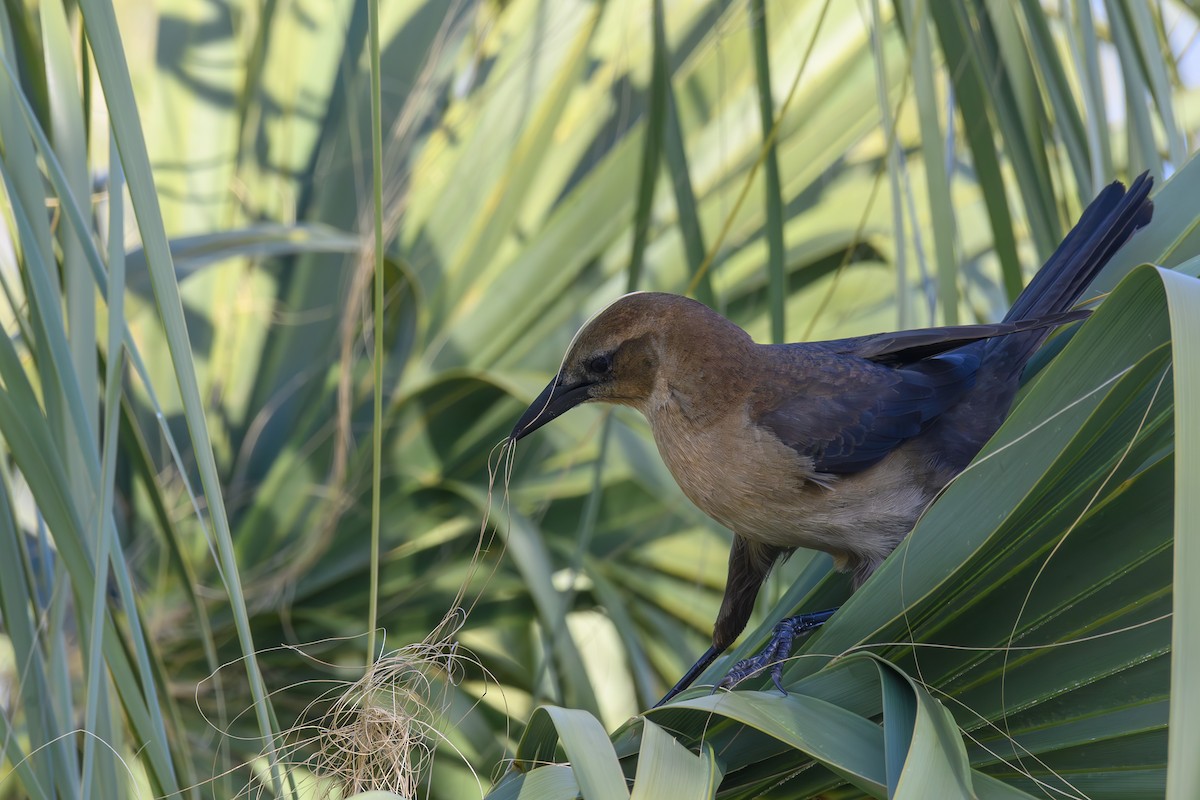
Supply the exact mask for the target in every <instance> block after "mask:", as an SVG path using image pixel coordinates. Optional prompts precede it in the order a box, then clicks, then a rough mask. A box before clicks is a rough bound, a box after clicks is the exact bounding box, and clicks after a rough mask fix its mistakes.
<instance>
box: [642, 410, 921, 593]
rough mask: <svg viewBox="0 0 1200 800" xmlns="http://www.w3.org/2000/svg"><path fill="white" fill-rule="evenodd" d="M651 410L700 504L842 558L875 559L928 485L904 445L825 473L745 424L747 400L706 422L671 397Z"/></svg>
mask: <svg viewBox="0 0 1200 800" xmlns="http://www.w3.org/2000/svg"><path fill="white" fill-rule="evenodd" d="M648 416H649V417H650V423H651V427H652V429H653V431H654V439H655V442H656V443H657V445H658V450H659V453H661V454H662V458H663V461H664V462H665V463H666V465H667V467H668V468H669V469H670V470H671V474H672V475H674V477H675V480H676V481H677V482H678V483H679V486H680V488H682V489H683V492H684V494H686V495H687V496H688V498H689V499H691V501H692V502H693V503H695V504H696V505H697V506H698V507H699V508H700V509H701V510H702V511H704V512H705V513H706V514H708V515H709V516H710V517H712V518H713V519H715V520H717V521H718V522H720V523H721V524H722V525H725V526H726V527H728V528H730V529H731V530H733V531H734V532H735V533H737V534H738V535H740V536H744V537H746V538H748V539H751V540H754V541H759V542H762V543H764V544H769V545H772V546H775V547H783V548H794V547H808V548H813V549H818V550H824V551H826V552H829V553H832V554H834V556H835V557H837V558H838V560H839V566H846V567H850V568H854V569H856V570H857V569H858V568H859V567H860V565H864V564H866V563H867V562H869V563H870V565H871V566H870V569H873V568H874V566H877V565H878V563H879V562H881V561H882V560H883V558H885V557H886V556H887V554H888V553H890V552H891V551H892V549H894V548H895V546H896V545H897V544H898V543H899V542H900V540H901V539H903V538H904V536H905V534H907V533H908V531H909V529H911V527H912V524H913V522H914V521H915V520H916V518H917V516H918V515H919V514H920V513H921V511H922V509H923V508H924V507H925V505H926V504H927V502H928V501H929V499H930V497H931V494H932V493H931V491H930V490H928V489H927V488H926V487H923V486H920V485H918V484H919V482H914V481H913V480H911V479H910V477H909V476H910V475H911V472H912V471H911V470H910V469H906V455H905V453H904V452H902V451H898V452H896V453H893V454H892V455H891V456H889V457H888V458H886V459H884V460H883V461H881V462H880V463H878V464H876V465H874V466H873V467H871V468H870V469H868V470H865V471H863V472H861V473H856V474H854V475H847V476H831V475H825V474H817V473H815V472H814V471H813V470H812V465H811V462H809V463H806V459H804V458H803V457H802V456H801V455H800V454H799V453H797V452H796V451H795V450H793V449H792V448H790V447H788V446H786V445H784V444H783V443H782V442H780V441H779V440H778V439H777V438H776V437H775V436H774V435H773V434H772V433H771V432H769V431H767V430H765V429H763V428H760V427H758V426H757V425H754V424H752V423H751V422H750V419H749V416H748V414H747V413H746V411H745V409H741V410H740V411H739V413H733V414H728V415H726V416H725V417H724V418H723V419H720V420H709V421H708V422H709V424H707V425H705V426H703V427H698V426H695V425H694V424H692V423H691V421H690V420H689V419H688V418H687V417H686V416H685V415H684V414H683V413H681V411H680V409H679V408H678V406H675V405H673V404H666V405H664V406H662V407H660V408H659V409H658V410H657V413H654V414H652V415H648Z"/></svg>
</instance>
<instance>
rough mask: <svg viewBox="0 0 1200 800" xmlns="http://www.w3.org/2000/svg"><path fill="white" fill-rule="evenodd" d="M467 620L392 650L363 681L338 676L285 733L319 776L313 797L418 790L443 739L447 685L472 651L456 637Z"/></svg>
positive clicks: (325, 799)
mask: <svg viewBox="0 0 1200 800" xmlns="http://www.w3.org/2000/svg"><path fill="white" fill-rule="evenodd" d="M461 621H462V618H461V616H457V618H454V619H453V622H452V623H451V624H445V623H444V624H443V625H442V626H439V630H438V631H435V632H434V633H433V634H431V635H430V636H429V637H428V638H426V640H425V641H423V642H418V643H415V644H410V645H407V646H405V647H402V648H400V649H398V650H394V651H392V652H390V653H385V654H384V655H382V656H381V657H380V658H379V659H377V660H376V661H375V663H374V664H372V665H371V666H370V667H368V668H367V670H366V672H365V673H364V674H363V675H362V677H360V678H358V679H357V680H355V681H351V682H338V683H337V684H336V685H335V686H334V687H332V688H331V689H330V690H329V691H327V692H326V693H325V694H324V695H323V696H322V697H321V698H319V699H318V700H316V701H314V703H313V704H312V705H310V706H309V713H307V714H304V715H302V719H301V721H300V722H298V723H297V724H296V726H294V727H293V728H291V729H290V730H289V731H288V732H287V733H286V734H285V736H284V738H285V741H286V746H285V748H284V751H285V752H286V753H290V754H291V757H292V759H293V760H292V763H293V764H295V765H296V766H298V767H301V768H302V770H303V771H305V772H307V773H309V774H310V775H311V776H312V778H315V779H316V780H315V785H314V786H312V787H311V788H312V789H313V790H314V793H313V795H312V796H314V797H317V798H321V800H333V799H334V798H341V797H348V796H352V795H354V794H356V793H359V792H365V791H370V790H382V791H388V792H392V793H394V794H397V795H399V796H400V797H405V798H413V797H416V796H417V795H418V791H419V789H420V787H421V785H422V782H423V781H424V780H426V779H427V778H428V775H429V768H430V765H431V764H432V761H433V754H434V749H435V745H436V744H437V742H438V741H439V740H440V739H442V738H443V737H442V735H441V732H440V725H441V723H442V722H443V720H444V719H445V712H446V710H447V708H448V705H449V701H448V692H447V689H448V687H449V686H450V685H452V684H454V683H457V682H458V680H459V679H460V677H461V667H460V661H461V659H463V658H464V655H463V653H461V652H460V650H459V647H458V643H457V642H456V641H454V640H453V634H454V633H455V632H457V629H458V626H459V625H460V624H461ZM447 622H450V621H449V620H448V621H447ZM465 657H467V658H469V656H465ZM325 704H328V707H327V708H325V710H324V711H323V712H322V711H321V710H320V709H321V707H322V706H324V705H325ZM306 720H315V721H306ZM301 753H303V754H306V755H303V756H301Z"/></svg>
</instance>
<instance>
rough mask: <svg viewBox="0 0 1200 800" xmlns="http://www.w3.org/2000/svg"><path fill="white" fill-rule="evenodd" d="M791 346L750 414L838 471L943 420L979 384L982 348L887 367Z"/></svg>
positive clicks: (860, 465) (855, 467) (818, 464)
mask: <svg viewBox="0 0 1200 800" xmlns="http://www.w3.org/2000/svg"><path fill="white" fill-rule="evenodd" d="M785 347H788V349H789V350H790V351H791V352H786V351H783V350H782V349H781V352H780V355H781V356H785V358H783V359H780V361H781V362H782V364H783V365H784V366H783V367H782V372H781V374H779V375H777V376H776V378H777V380H776V381H772V382H771V383H770V386H768V387H765V389H764V391H763V392H762V393H761V394H759V395H758V396H757V397H755V399H754V400H753V401H752V403H751V417H752V419H753V420H754V421H755V422H756V423H758V424H759V425H760V426H762V427H764V428H766V429H767V430H769V431H771V432H772V433H774V434H775V435H776V436H777V437H779V439H780V441H782V442H783V443H784V444H786V445H788V446H789V447H791V448H793V449H794V450H796V451H797V452H798V453H800V454H801V455H804V456H807V457H809V458H812V460H813V465H814V467H815V468H816V469H817V470H818V471H820V472H827V473H832V474H835V475H844V474H848V473H852V472H858V471H860V470H864V469H866V468H867V467H870V466H871V465H873V464H875V463H877V462H878V461H880V460H881V459H883V457H884V456H886V455H887V454H888V453H890V452H891V451H892V450H894V449H895V448H896V447H898V446H899V445H900V444H901V443H902V442H904V441H905V440H906V439H910V438H912V437H913V436H916V435H917V434H919V433H921V432H922V431H924V430H925V429H926V428H928V427H929V426H930V425H932V424H933V423H934V422H935V421H937V419H938V417H940V416H941V415H942V414H943V413H944V412H946V411H947V410H949V409H950V408H951V407H952V406H954V404H955V403H957V402H958V401H959V400H960V399H961V398H962V397H963V395H964V394H966V392H967V391H968V390H970V388H971V387H972V386H973V385H974V383H975V374H976V372H977V371H978V370H979V363H980V356H981V350H980V349H979V348H966V349H963V350H957V351H955V352H953V353H945V354H942V355H939V356H935V357H933V358H926V359H923V360H921V361H918V362H916V363H914V364H910V365H908V366H905V367H888V366H883V365H880V364H876V363H873V362H871V361H867V360H865V359H862V358H858V357H854V356H837V355H832V354H829V353H828V352H827V351H826V352H825V353H822V352H820V350H818V349H816V348H804V349H799V348H797V346H795V345H791V346H785ZM777 363H780V362H777Z"/></svg>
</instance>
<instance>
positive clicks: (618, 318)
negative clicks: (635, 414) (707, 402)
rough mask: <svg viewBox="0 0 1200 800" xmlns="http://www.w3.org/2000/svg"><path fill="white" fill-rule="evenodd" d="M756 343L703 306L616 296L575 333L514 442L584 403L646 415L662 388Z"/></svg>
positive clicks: (648, 295) (652, 295)
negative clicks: (622, 407) (618, 406)
mask: <svg viewBox="0 0 1200 800" xmlns="http://www.w3.org/2000/svg"><path fill="white" fill-rule="evenodd" d="M752 345H753V341H752V340H751V339H750V336H749V335H748V334H747V333H746V332H745V331H743V330H742V329H741V328H739V327H737V326H736V325H734V324H733V323H732V322H730V321H728V320H727V319H725V318H724V317H722V316H721V315H720V314H718V313H717V312H715V311H713V310H712V309H710V308H708V306H705V305H703V304H702V303H697V302H696V301H695V300H690V299H688V298H686V297H681V296H679V295H675V294H663V293H659V292H636V293H634V294H627V295H625V296H624V297H621V298H619V299H617V300H616V301H615V302H613V304H612V305H610V306H608V308H605V309H604V310H603V311H601V312H600V313H599V314H597V315H596V316H595V317H593V318H592V319H591V321H589V322H588V323H587V324H586V325H584V327H583V328H582V329H581V330H580V331H579V333H577V334H576V335H575V339H574V340H573V341H572V342H571V345H570V347H569V348H568V349H567V354H566V357H565V358H563V363H562V368H561V369H560V370H559V372H558V375H556V376H555V378H554V380H552V381H550V385H548V386H547V387H546V388H545V389H544V390H543V391H542V393H541V394H540V395H538V397H537V399H536V400H534V401H533V403H532V404H531V405H530V406H529V408H528V409H526V411H525V413H524V414H522V415H521V419H520V420H519V421H518V422H517V425H516V427H515V428H513V431H512V434H510V438H511V439H512V440H513V441H516V440H517V439H520V438H522V437H523V436H526V435H528V434H530V433H532V432H533V431H535V430H537V429H538V428H540V427H542V426H543V425H545V424H546V423H547V422H550V421H551V420H552V419H554V418H556V417H558V416H561V415H562V414H564V413H566V412H567V411H570V410H571V409H572V408H574V407H575V406H577V405H579V404H580V403H587V402H591V401H601V402H607V403H619V404H621V405H627V406H632V407H633V408H636V409H638V410H640V411H642V412H643V413H645V412H646V411H647V410H648V409H647V404H648V403H649V401H650V400H651V398H652V396H653V395H654V393H655V391H656V389H659V390H661V389H662V388H663V387H664V385H665V382H666V381H667V380H669V381H671V382H672V383H674V382H676V381H686V380H687V379H688V378H689V377H699V378H701V379H702V378H703V377H704V372H705V370H706V365H707V364H711V363H714V362H719V361H724V360H728V359H736V358H737V354H738V352H739V351H740V350H743V349H745V348H747V347H750V346H752Z"/></svg>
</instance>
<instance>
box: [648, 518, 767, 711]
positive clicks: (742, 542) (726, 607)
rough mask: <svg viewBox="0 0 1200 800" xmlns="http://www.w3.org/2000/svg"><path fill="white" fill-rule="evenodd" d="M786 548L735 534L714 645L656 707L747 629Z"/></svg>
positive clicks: (682, 687) (697, 674)
mask: <svg viewBox="0 0 1200 800" xmlns="http://www.w3.org/2000/svg"><path fill="white" fill-rule="evenodd" d="M784 552H785V551H783V550H780V549H778V548H772V547H766V546H763V545H757V544H755V543H753V542H749V541H747V540H746V539H743V538H742V537H740V536H735V537H733V547H732V549H730V551H729V576H728V578H726V580H725V596H724V597H723V598H722V599H721V610H720V612H719V613H718V614H717V622H716V624H715V625H714V626H713V643H712V647H710V648H708V650H707V651H706V652H705V653H704V655H702V656H700V659H699V660H698V661H697V662H696V663H695V664H693V665H692V668H691V669H689V670H688V671H687V673H686V674H685V675H684V676H683V677H682V678H680V679H679V682H678V683H676V684H675V685H674V686H673V687H671V691H669V692H667V693H666V694H665V695H663V699H662V700H659V701H658V702H657V703H655V704H654V707H655V708H658V707H659V706H661V705H662V704H663V703H665V702H667V701H668V700H670V699H671V698H672V697H674V696H675V695H677V694H679V693H680V692H682V691H683V690H684V689H686V688H688V687H689V686H691V685H692V682H693V681H695V680H696V678H698V677H700V673H702V672H704V670H706V669H707V668H708V665H709V664H711V663H712V662H714V661H716V660H717V656H719V655H721V653H723V652H725V649H726V648H727V647H729V645H731V644H733V640H734V639H736V638H737V637H738V634H739V633H741V632H742V630H743V629H745V627H746V622H747V621H748V620H749V619H750V613H751V612H752V611H753V610H754V600H755V598H756V597H758V590H759V588H760V587H761V586H762V583H763V580H765V579H766V577H767V573H768V572H770V571H771V565H772V564H774V563H775V560H776V559H777V558H778V557H779V556H780V555H782V554H783V553H784Z"/></svg>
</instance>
